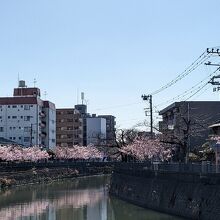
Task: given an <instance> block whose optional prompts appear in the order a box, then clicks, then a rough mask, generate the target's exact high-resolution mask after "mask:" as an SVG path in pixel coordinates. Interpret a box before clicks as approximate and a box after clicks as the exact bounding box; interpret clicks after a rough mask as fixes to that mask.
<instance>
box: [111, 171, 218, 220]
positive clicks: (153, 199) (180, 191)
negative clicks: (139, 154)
mask: <svg viewBox="0 0 220 220" xmlns="http://www.w3.org/2000/svg"><path fill="white" fill-rule="evenodd" d="M110 194H111V195H113V196H116V197H118V198H120V199H122V200H125V201H127V202H130V203H133V204H135V205H138V206H142V207H145V208H148V209H153V210H156V211H160V212H164V213H169V214H172V215H177V216H182V217H185V218H187V219H210V220H214V219H220V209H219V198H220V175H219V174H206V175H205V174H204V175H200V174H195V173H193V174H192V173H191V174H190V173H175V172H156V171H151V170H144V169H142V170H126V169H117V168H115V170H114V173H113V175H112V179H111V184H110Z"/></svg>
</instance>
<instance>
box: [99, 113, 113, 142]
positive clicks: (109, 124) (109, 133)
mask: <svg viewBox="0 0 220 220" xmlns="http://www.w3.org/2000/svg"><path fill="white" fill-rule="evenodd" d="M98 117H99V118H104V119H105V120H106V144H107V145H114V144H115V125H116V121H115V116H113V115H99V116H98Z"/></svg>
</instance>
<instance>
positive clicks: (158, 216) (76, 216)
mask: <svg viewBox="0 0 220 220" xmlns="http://www.w3.org/2000/svg"><path fill="white" fill-rule="evenodd" d="M108 184H109V177H108V176H99V177H97V176H96V177H85V178H78V179H74V180H65V181H61V182H54V183H50V184H45V185H43V184H39V185H29V186H22V187H17V188H14V189H9V190H6V191H4V192H1V193H0V220H180V219H181V218H178V217H173V216H170V215H166V214H162V213H158V212H154V211H151V210H147V209H143V208H140V207H137V206H134V205H131V204H129V203H127V202H124V201H121V200H118V199H116V198H112V197H109V195H108Z"/></svg>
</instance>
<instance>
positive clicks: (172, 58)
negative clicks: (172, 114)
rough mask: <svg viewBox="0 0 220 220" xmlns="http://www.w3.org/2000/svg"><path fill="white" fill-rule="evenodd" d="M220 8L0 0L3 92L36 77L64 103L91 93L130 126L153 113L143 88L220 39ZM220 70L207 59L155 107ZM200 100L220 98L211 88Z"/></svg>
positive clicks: (117, 0) (219, 4) (103, 110)
mask: <svg viewBox="0 0 220 220" xmlns="http://www.w3.org/2000/svg"><path fill="white" fill-rule="evenodd" d="M219 8H220V1H219V0H209V1H207V0H206V1H205V0H193V1H192V0H184V1H177V0H166V1H165V0H135V1H134V0H93V1H91V0H81V1H75V0H62V1H61V0H37V1H34V0H19V1H17V0H7V1H3V0H0V76H1V77H0V96H11V95H12V91H13V88H14V87H16V86H17V84H18V75H19V78H20V79H23V80H26V83H27V85H28V86H33V85H34V83H33V82H34V79H35V78H36V80H37V84H36V85H37V86H38V87H39V88H41V91H42V94H43V93H44V92H45V91H46V93H47V96H46V99H49V100H50V101H52V102H54V103H55V104H56V107H57V108H61V107H73V106H74V105H75V104H77V100H78V98H77V97H78V95H77V94H79V93H80V92H84V93H85V99H86V103H87V104H88V110H89V112H91V113H97V114H111V115H115V116H116V122H117V127H120V128H130V127H132V126H134V125H135V124H137V123H139V122H142V121H144V120H145V119H149V118H148V117H146V116H145V113H144V108H145V107H148V106H147V103H146V102H143V101H142V99H141V95H142V94H149V93H151V92H152V91H154V90H156V89H158V88H160V87H161V86H163V85H164V84H165V83H167V82H169V81H170V80H172V79H173V78H174V77H175V76H176V75H178V74H179V73H181V72H182V71H184V70H185V68H186V67H187V66H189V65H190V64H191V63H192V62H193V61H194V60H195V59H196V58H197V57H198V56H200V55H201V54H202V53H203V51H205V50H206V48H208V47H216V46H219V45H220V42H219V41H220V40H219V39H220V38H219V36H220V29H219V28H218V27H219V21H220V14H219ZM215 61H216V62H219V61H220V57H219V58H216V60H215ZM214 70H215V67H210V66H205V65H203V66H201V67H200V69H199V70H197V71H194V72H192V73H191V74H190V75H189V76H187V77H185V78H184V79H183V80H181V81H180V82H178V83H176V84H175V85H174V86H172V87H171V88H168V89H166V90H165V91H163V92H161V93H159V94H157V95H155V97H153V104H154V105H156V106H157V109H155V111H156V110H161V109H162V108H164V107H166V105H167V104H169V103H167V104H164V105H161V106H159V107H158V105H159V104H160V103H161V102H165V101H166V100H170V99H172V98H173V97H174V96H177V95H178V94H180V93H181V92H183V91H185V90H187V89H189V88H191V87H192V86H193V85H194V84H196V83H198V82H199V81H201V80H202V79H203V78H204V77H207V76H208V75H209V74H210V73H211V72H212V71H214ZM77 91H78V92H77ZM42 98H45V97H44V95H43V97H42ZM195 100H219V97H218V94H216V93H213V92H212V88H211V87H210V88H209V89H206V91H203V93H202V94H201V95H200V96H199V97H198V98H196V99H195ZM155 119H156V115H155Z"/></svg>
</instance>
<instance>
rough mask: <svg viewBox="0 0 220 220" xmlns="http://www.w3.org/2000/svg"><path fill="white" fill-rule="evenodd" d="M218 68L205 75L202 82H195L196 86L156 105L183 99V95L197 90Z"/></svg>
mask: <svg viewBox="0 0 220 220" xmlns="http://www.w3.org/2000/svg"><path fill="white" fill-rule="evenodd" d="M218 69H219V68H218ZM218 69H217V70H215V71H214V72H212V73H211V74H209V75H208V76H207V77H205V78H204V79H202V80H201V81H200V82H198V83H197V84H195V85H194V86H192V87H191V88H190V89H187V90H185V91H184V92H183V93H181V94H179V95H177V96H175V97H174V98H171V99H169V100H167V101H165V102H162V103H160V104H158V105H156V107H159V106H162V105H165V104H167V103H170V102H173V101H176V100H179V99H181V98H183V97H185V96H187V95H189V94H191V93H192V92H193V91H197V89H199V88H200V86H199V85H200V84H202V83H203V82H205V81H206V80H208V79H209V78H210V77H211V76H213V75H214V74H215V73H216V72H217V71H218Z"/></svg>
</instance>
